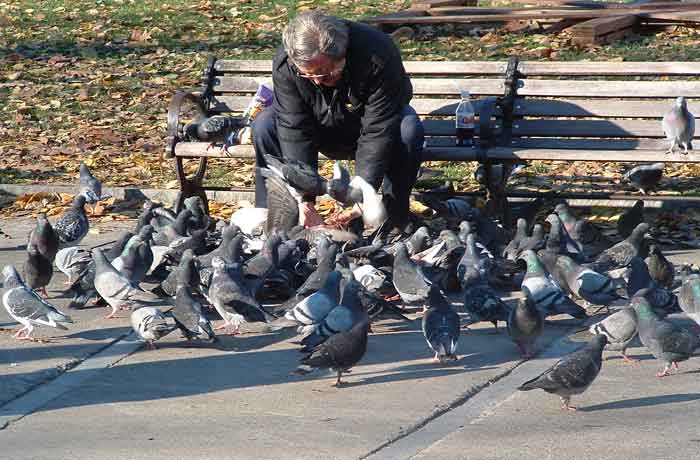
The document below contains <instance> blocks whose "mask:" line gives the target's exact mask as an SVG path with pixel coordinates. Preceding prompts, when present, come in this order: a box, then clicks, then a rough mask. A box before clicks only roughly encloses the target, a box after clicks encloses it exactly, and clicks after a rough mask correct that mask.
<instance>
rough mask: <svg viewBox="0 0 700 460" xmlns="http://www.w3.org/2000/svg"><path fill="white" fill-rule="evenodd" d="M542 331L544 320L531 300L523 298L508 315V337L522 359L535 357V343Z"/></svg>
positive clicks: (526, 297)
mask: <svg viewBox="0 0 700 460" xmlns="http://www.w3.org/2000/svg"><path fill="white" fill-rule="evenodd" d="M543 330H544V318H542V314H541V313H540V311H539V310H538V309H537V308H536V307H535V303H534V302H533V301H532V298H531V297H530V296H528V295H527V294H525V296H524V297H523V298H522V299H520V300H519V301H518V305H517V306H516V307H515V308H513V309H512V310H511V311H510V314H509V315H508V335H510V338H511V340H512V341H513V342H515V345H516V346H517V347H518V350H520V355H521V356H522V357H523V359H530V358H532V357H533V356H535V343H536V342H537V339H538V338H539V337H540V336H541V335H542V331H543Z"/></svg>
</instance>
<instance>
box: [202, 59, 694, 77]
mask: <svg viewBox="0 0 700 460" xmlns="http://www.w3.org/2000/svg"><path fill="white" fill-rule="evenodd" d="M404 67H405V68H406V71H407V72H408V73H409V74H411V75H435V76H442V75H482V76H487V75H488V76H491V75H492V76H502V75H503V72H504V71H505V68H506V61H450V62H447V61H445V62H440V61H430V62H426V61H404ZM518 68H519V69H520V71H521V72H523V73H524V74H525V75H527V76H528V77H533V76H560V75H562V76H583V77H599V76H623V77H624V76H674V75H675V76H693V75H694V76H700V62H595V61H577V62H541V61H521V62H520V65H519V66H518ZM215 69H216V70H217V72H220V73H263V74H267V75H269V74H270V73H271V72H272V61H270V60H227V59H222V60H219V61H217V62H216V64H215Z"/></svg>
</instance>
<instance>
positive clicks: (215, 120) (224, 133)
mask: <svg viewBox="0 0 700 460" xmlns="http://www.w3.org/2000/svg"><path fill="white" fill-rule="evenodd" d="M241 127H243V124H242V120H241V119H240V118H234V117H229V116H224V115H214V116H211V117H204V118H200V119H199V120H197V121H196V122H194V123H190V124H188V125H187V126H185V136H187V138H189V139H190V140H194V141H202V142H209V147H208V148H207V149H209V148H212V147H213V146H214V145H215V144H223V147H222V150H223V151H227V150H228V147H230V146H232V145H234V144H235V143H236V140H235V139H234V138H235V136H234V134H235V133H236V132H237V131H238V129H240V128H241Z"/></svg>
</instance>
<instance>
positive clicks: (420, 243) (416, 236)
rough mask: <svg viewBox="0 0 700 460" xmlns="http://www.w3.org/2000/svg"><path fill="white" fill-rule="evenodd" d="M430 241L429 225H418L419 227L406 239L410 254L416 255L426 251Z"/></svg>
mask: <svg viewBox="0 0 700 460" xmlns="http://www.w3.org/2000/svg"><path fill="white" fill-rule="evenodd" d="M429 241H430V231H429V230H428V227H426V226H421V227H418V229H417V230H416V231H415V232H413V235H411V236H410V237H409V238H408V239H407V240H406V249H408V254H409V255H410V256H414V255H416V254H419V253H421V252H423V251H425V250H426V249H427V248H428V246H429V244H428V243H429Z"/></svg>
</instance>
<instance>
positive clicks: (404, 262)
mask: <svg viewBox="0 0 700 460" xmlns="http://www.w3.org/2000/svg"><path fill="white" fill-rule="evenodd" d="M393 283H394V287H395V288H396V292H398V294H399V295H400V296H401V300H403V302H404V304H405V305H425V302H426V300H427V299H428V293H429V290H430V285H431V284H432V283H431V281H430V280H429V279H428V278H427V277H426V275H425V274H424V273H423V270H422V269H421V268H420V266H418V265H417V264H416V263H415V262H414V261H413V260H411V259H410V258H409V257H408V249H407V248H406V245H405V244H403V243H399V244H397V246H396V255H395V256H394V269H393Z"/></svg>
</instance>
